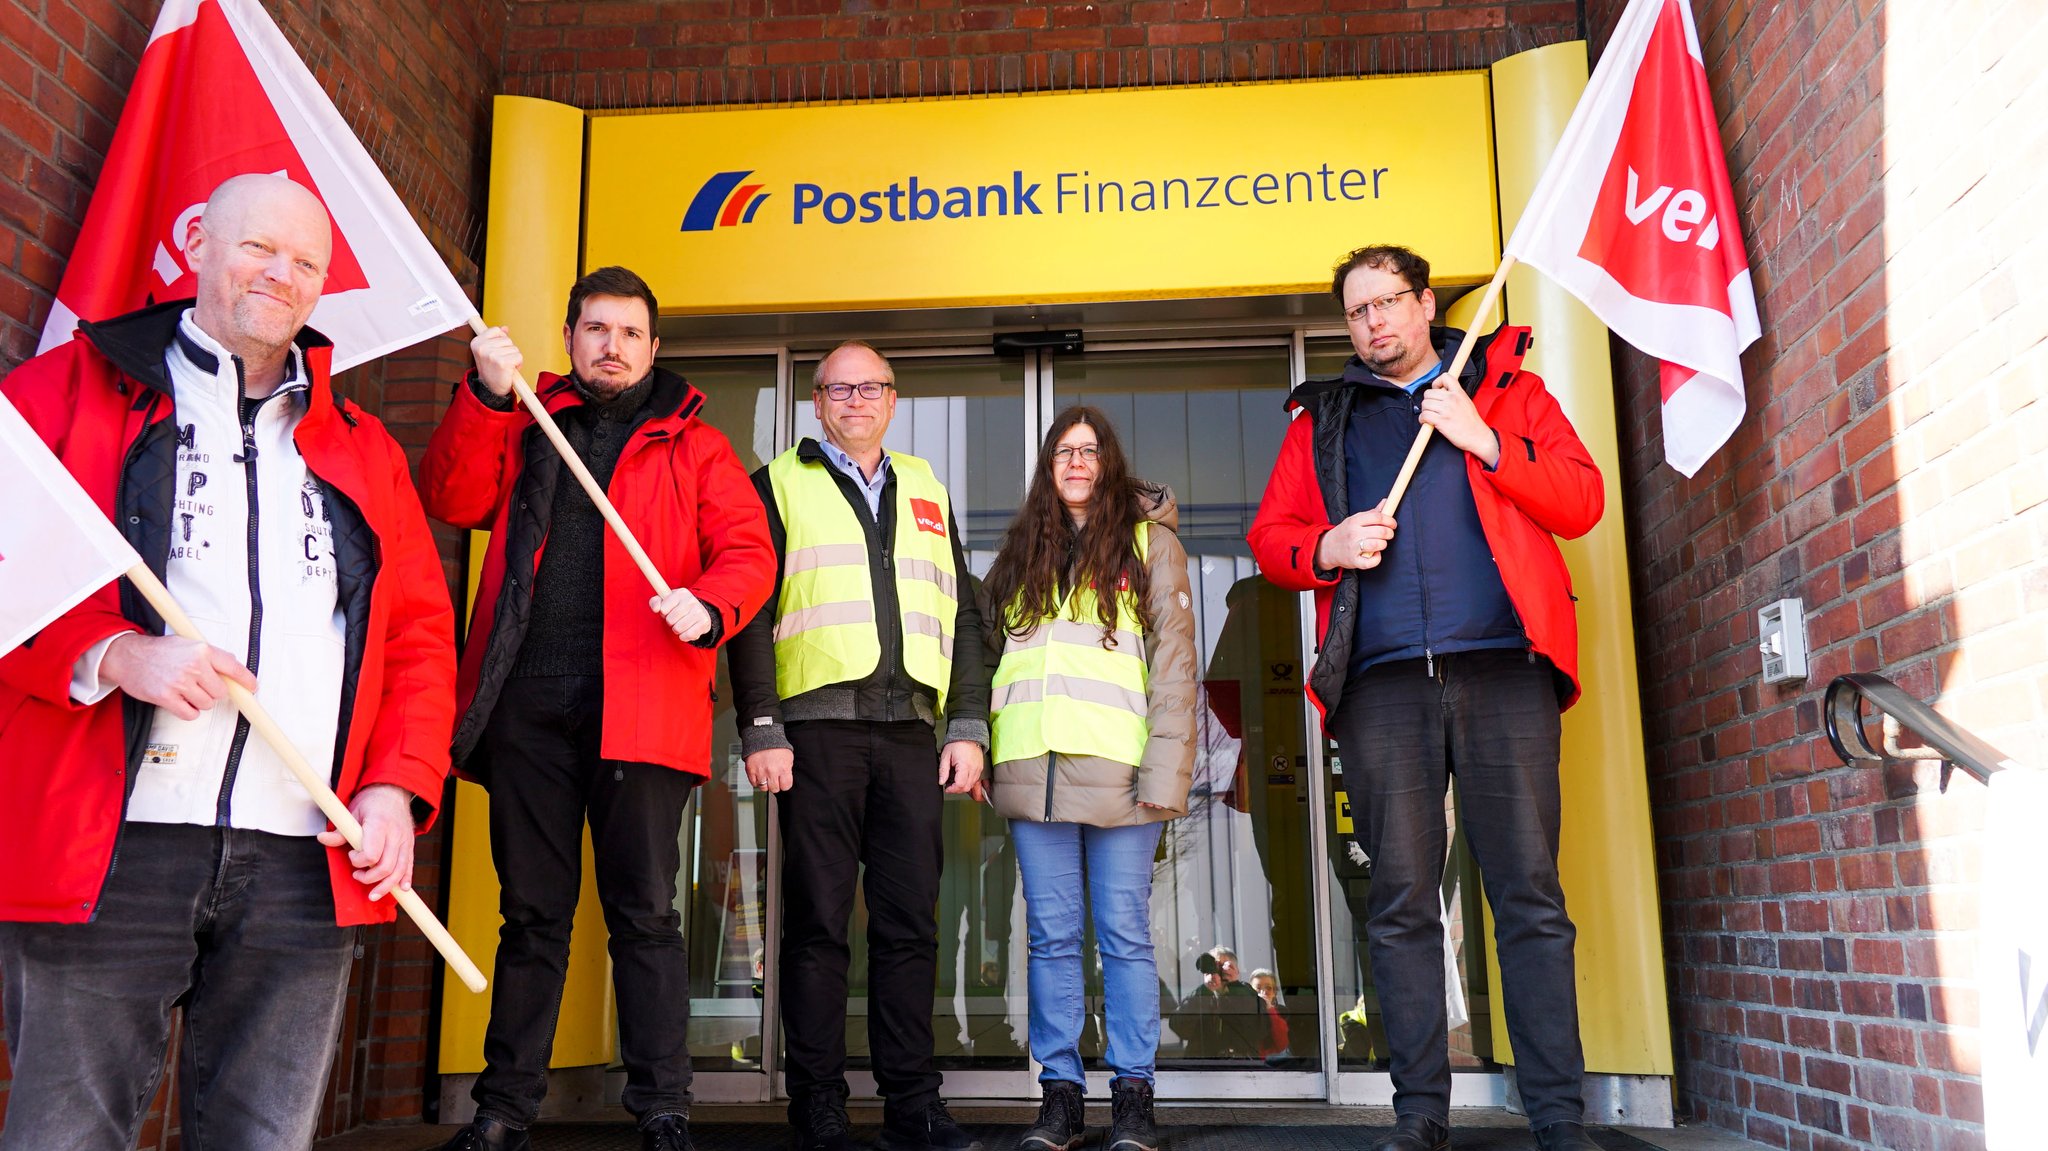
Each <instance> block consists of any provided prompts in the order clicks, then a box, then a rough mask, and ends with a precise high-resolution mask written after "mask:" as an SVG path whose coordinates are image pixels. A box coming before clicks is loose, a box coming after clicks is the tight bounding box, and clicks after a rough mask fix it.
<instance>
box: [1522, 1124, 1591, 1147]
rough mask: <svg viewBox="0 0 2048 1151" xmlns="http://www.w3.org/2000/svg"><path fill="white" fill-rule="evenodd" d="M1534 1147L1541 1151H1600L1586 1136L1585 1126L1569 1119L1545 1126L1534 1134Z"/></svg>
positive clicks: (1589, 1137)
mask: <svg viewBox="0 0 2048 1151" xmlns="http://www.w3.org/2000/svg"><path fill="white" fill-rule="evenodd" d="M1536 1145H1537V1146H1538V1147H1541V1148H1543V1151H1600V1145H1599V1144H1598V1143H1595V1142H1593V1137H1592V1136H1590V1135H1588V1134H1586V1125H1585V1124H1583V1123H1574V1122H1572V1121H1571V1120H1569V1119H1564V1120H1559V1121H1558V1122H1556V1123H1549V1124H1545V1125H1544V1126H1543V1128H1542V1129H1541V1130H1539V1131H1537V1132H1536Z"/></svg>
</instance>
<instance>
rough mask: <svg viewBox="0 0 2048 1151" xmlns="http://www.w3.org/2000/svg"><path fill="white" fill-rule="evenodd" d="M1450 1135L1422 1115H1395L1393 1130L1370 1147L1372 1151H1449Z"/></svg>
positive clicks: (1440, 1125) (1439, 1125) (1434, 1121)
mask: <svg viewBox="0 0 2048 1151" xmlns="http://www.w3.org/2000/svg"><path fill="white" fill-rule="evenodd" d="M1450 1146H1451V1133H1450V1131H1449V1130H1448V1129H1447V1128H1445V1127H1444V1125H1443V1124H1441V1123H1439V1122H1437V1121H1436V1120H1434V1119H1430V1118H1428V1117H1426V1116H1422V1115H1397V1116H1395V1117H1394V1129H1393V1130H1392V1131H1389V1132H1387V1133H1386V1135H1384V1136H1382V1137H1381V1138H1380V1141H1379V1142H1377V1143H1375V1144H1373V1145H1372V1151H1450Z"/></svg>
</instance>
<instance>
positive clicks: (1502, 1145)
mask: <svg viewBox="0 0 2048 1151" xmlns="http://www.w3.org/2000/svg"><path fill="white" fill-rule="evenodd" d="M1036 1113H1037V1112H1036V1109H1035V1108H1030V1107H1019V1106H1015V1105H1007V1106H995V1107H980V1106H966V1105H961V1104H955V1105H954V1107H953V1114H954V1115H955V1117H957V1118H958V1119H959V1120H960V1122H961V1123H962V1125H964V1126H966V1127H967V1129H968V1130H969V1131H971V1132H973V1133H974V1135H975V1137H976V1138H978V1139H980V1140H981V1141H982V1143H983V1145H984V1148H985V1151H1012V1149H1014V1148H1015V1147H1016V1144H1017V1140H1018V1138H1019V1137H1020V1136H1022V1135H1023V1133H1024V1129H1025V1127H1026V1126H1027V1125H1028V1124H1029V1123H1030V1121H1031V1118H1032V1117H1033V1116H1034V1115H1035V1114H1036ZM1157 1117H1158V1120H1159V1126H1160V1131H1161V1134H1162V1135H1164V1136H1165V1137H1166V1144H1167V1146H1168V1147H1169V1148H1171V1149H1172V1151H1274V1149H1285V1151H1369V1149H1370V1148H1371V1147H1372V1143H1373V1140H1374V1139H1375V1138H1377V1137H1379V1135H1381V1134H1382V1133H1383V1132H1385V1130H1386V1129H1387V1128H1388V1127H1390V1126H1392V1124H1393V1121H1394V1117H1393V1113H1392V1112H1391V1111H1389V1110H1387V1109H1386V1108H1378V1107H1334V1106H1327V1105H1323V1106H1308V1107H1304V1106H1296V1105H1284V1106H1282V1105H1246V1106H1238V1107H1217V1106H1214V1105H1200V1106H1194V1105H1190V1106H1177V1105H1161V1106H1160V1107H1159V1108H1158V1109H1157ZM691 1118H692V1122H691V1124H690V1133H691V1137H692V1138H693V1139H694V1140H695V1142H696V1144H697V1146H698V1148H699V1149H700V1151H781V1149H782V1148H784V1147H787V1146H788V1136H787V1131H788V1128H787V1127H785V1126H784V1117H783V1109H782V1107H781V1106H780V1105H774V1106H761V1105H752V1106H731V1105H709V1104H704V1105H699V1106H697V1107H696V1108H694V1109H693V1111H692V1116H691ZM852 1118H853V1120H854V1122H855V1124H856V1125H858V1126H857V1129H856V1131H855V1134H856V1135H857V1136H859V1137H861V1138H864V1139H873V1138H874V1136H875V1134H876V1131H877V1130H878V1129H879V1127H880V1125H881V1115H880V1109H879V1108H875V1107H866V1108H863V1107H855V1108H853V1114H852ZM1088 1123H1089V1131H1090V1133H1091V1137H1090V1140H1089V1142H1088V1143H1087V1144H1084V1146H1086V1147H1094V1146H1096V1145H1098V1144H1099V1137H1097V1135H1096V1132H1098V1131H1101V1130H1106V1129H1107V1127H1108V1125H1109V1107H1108V1105H1107V1103H1103V1104H1101V1105H1097V1106H1091V1107H1089V1109H1088ZM457 1130H458V1128H456V1127H452V1126H451V1127H431V1126H421V1125H412V1126H405V1127H378V1128H367V1129H364V1130H361V1131H355V1132H351V1133H350V1134H348V1135H344V1136H341V1137H339V1138H335V1139H329V1140H326V1141H324V1142H321V1143H319V1144H318V1145H317V1147H316V1151H433V1149H434V1148H438V1147H440V1146H441V1144H442V1143H444V1142H446V1141H447V1140H448V1139H449V1138H450V1137H452V1136H453V1135H454V1134H455V1132H456V1131H457ZM1592 1134H1593V1139H1594V1141H1595V1142H1597V1143H1599V1144H1600V1146H1601V1147H1602V1148H1605V1149H1606V1151H1758V1148H1759V1145H1758V1144H1755V1143H1751V1142H1750V1141H1748V1140H1746V1139H1743V1138H1742V1137H1740V1136H1738V1135H1733V1134H1730V1133H1728V1132H1726V1131H1721V1130H1718V1129H1715V1128H1711V1127H1678V1128H1665V1129H1658V1128H1646V1127H1595V1128H1592ZM533 1146H534V1148H535V1151H637V1149H638V1148H639V1146H640V1142H639V1138H638V1135H637V1133H636V1132H635V1131H634V1129H633V1127H632V1125H631V1124H628V1123H543V1124H540V1125H539V1126H537V1127H535V1128H534V1133H533ZM1535 1146H1536V1141H1535V1139H1533V1138H1532V1137H1531V1136H1530V1135H1529V1128H1528V1126H1527V1125H1526V1124H1525V1123H1524V1122H1523V1120H1522V1118H1521V1117H1520V1116H1518V1115H1511V1114H1509V1113H1508V1112H1507V1111H1504V1110H1500V1109H1495V1108H1469V1109H1460V1110H1458V1111H1456V1112H1454V1113H1453V1115H1452V1131H1451V1147H1452V1149H1453V1151H1532V1149H1533V1148H1535Z"/></svg>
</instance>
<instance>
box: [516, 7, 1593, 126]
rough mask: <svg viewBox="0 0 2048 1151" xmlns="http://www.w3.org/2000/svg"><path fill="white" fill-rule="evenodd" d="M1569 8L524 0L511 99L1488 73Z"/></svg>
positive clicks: (823, 94) (1550, 29)
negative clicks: (1450, 71)
mask: <svg viewBox="0 0 2048 1151" xmlns="http://www.w3.org/2000/svg"><path fill="white" fill-rule="evenodd" d="M1578 7H1579V6H1578V4H1577V3H1575V2H1574V0H1511V2H1506V3H1502V2H1499V0H1494V2H1491V3H1488V2H1485V0H1101V2H1099V3H1094V4H1089V3H1081V2H1078V0H1074V2H1065V3H1050V4H1048V3H1016V2H1014V0H1011V2H1001V0H997V2H990V0H981V2H976V0H965V2H962V0H921V2H920V0H885V2H882V3H876V4H873V5H858V4H850V3H844V2H842V0H681V2H676V0H663V2H661V3H652V2H648V0H596V2H577V0H514V3H513V4H512V11H511V27H510V28H509V29H508V30H507V32H506V36H505V58H504V72H505V78H504V84H505V90H506V91H507V92H512V93H517V94H520V95H526V96H540V97H546V98H548V99H553V100H561V101H564V102H568V103H573V104H577V105H579V106H582V107H586V108H596V107H624V106H640V105H662V106H668V105H693V104H731V103H760V102H773V101H790V100H819V99H846V98H858V99H867V98H869V97H870V96H875V97H889V96H919V95H924V96H930V95H958V94H966V93H980V92H1017V91H1040V90H1047V89H1052V90H1066V89H1070V88H1101V87H1130V86H1138V85H1149V84H1172V83H1199V82H1204V81H1218V80H1265V79H1275V78H1280V79H1293V78H1300V77H1308V76H1337V75H1358V74H1363V73H1372V72H1415V71H1425V70H1432V69H1446V68H1476V67H1484V66H1485V65H1487V64H1490V63H1492V62H1493V61H1495V60H1498V59H1499V58H1501V57H1502V56H1505V55H1508V54H1510V53H1513V52H1519V51H1522V50H1525V49H1528V48H1535V47H1540V46H1541V45H1544V44H1551V43H1556V42H1558V41H1561V40H1570V39H1574V38H1576V37H1577V36H1578V35H1579V30H1578Z"/></svg>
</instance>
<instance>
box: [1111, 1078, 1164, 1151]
mask: <svg viewBox="0 0 2048 1151" xmlns="http://www.w3.org/2000/svg"><path fill="white" fill-rule="evenodd" d="M1103 1148H1104V1151H1159V1132H1158V1131H1157V1130H1155V1129H1154V1128H1153V1126H1152V1085H1151V1084H1150V1083H1147V1082H1145V1081H1144V1080H1143V1079H1122V1078H1119V1079H1112V1080H1110V1081H1109V1138H1108V1140H1106V1141H1105V1142H1104V1143H1103Z"/></svg>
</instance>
